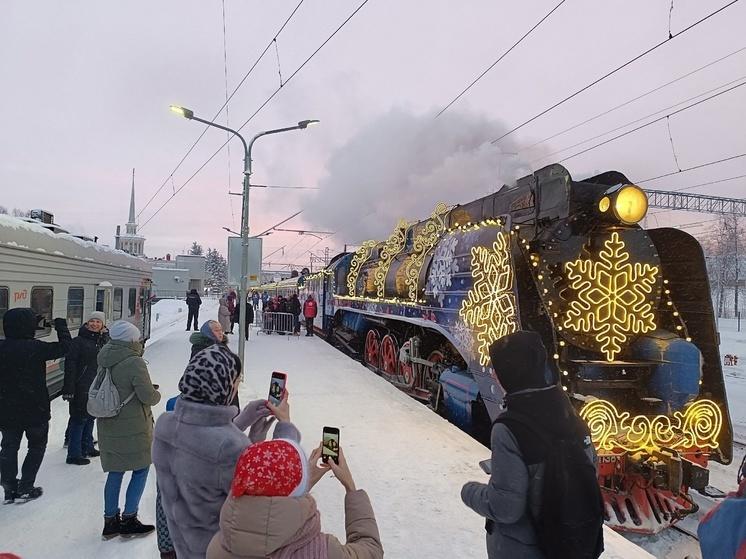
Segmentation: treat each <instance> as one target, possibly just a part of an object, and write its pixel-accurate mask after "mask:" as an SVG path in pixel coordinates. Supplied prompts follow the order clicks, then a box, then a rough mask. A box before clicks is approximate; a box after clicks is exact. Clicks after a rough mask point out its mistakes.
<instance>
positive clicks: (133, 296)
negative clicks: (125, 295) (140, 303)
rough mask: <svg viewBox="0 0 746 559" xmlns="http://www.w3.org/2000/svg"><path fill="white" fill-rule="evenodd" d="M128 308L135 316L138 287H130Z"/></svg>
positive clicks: (131, 314)
mask: <svg viewBox="0 0 746 559" xmlns="http://www.w3.org/2000/svg"><path fill="white" fill-rule="evenodd" d="M127 308H128V309H129V311H130V314H129V315H130V316H135V310H136V309H137V289H135V288H134V287H130V292H129V299H128V300H127Z"/></svg>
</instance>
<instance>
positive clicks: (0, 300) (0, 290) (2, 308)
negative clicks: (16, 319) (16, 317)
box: [0, 287, 9, 339]
mask: <svg viewBox="0 0 746 559" xmlns="http://www.w3.org/2000/svg"><path fill="white" fill-rule="evenodd" d="M8 301H9V298H8V288H7V287H0V339H2V338H4V337H5V332H3V316H5V313H6V312H7V310H8Z"/></svg>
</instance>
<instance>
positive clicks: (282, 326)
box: [261, 312, 300, 336]
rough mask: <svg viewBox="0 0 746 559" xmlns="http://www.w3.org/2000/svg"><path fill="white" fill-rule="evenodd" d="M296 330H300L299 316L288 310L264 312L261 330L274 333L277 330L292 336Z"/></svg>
mask: <svg viewBox="0 0 746 559" xmlns="http://www.w3.org/2000/svg"><path fill="white" fill-rule="evenodd" d="M296 331H300V323H299V322H298V317H297V316H294V315H292V314H290V313H286V312H265V313H262V329H261V332H264V333H265V334H272V333H273V332H275V333H278V334H286V335H288V336H290V335H292V334H293V333H295V332H296Z"/></svg>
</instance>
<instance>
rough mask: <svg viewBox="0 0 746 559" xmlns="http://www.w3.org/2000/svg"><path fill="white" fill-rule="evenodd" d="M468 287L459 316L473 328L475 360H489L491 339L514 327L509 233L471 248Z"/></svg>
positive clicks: (485, 362)
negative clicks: (481, 245) (476, 354)
mask: <svg viewBox="0 0 746 559" xmlns="http://www.w3.org/2000/svg"><path fill="white" fill-rule="evenodd" d="M471 275H472V278H473V283H472V287H471V289H470V290H469V292H468V293H467V296H466V299H464V301H462V303H461V309H460V310H459V316H460V317H461V318H462V319H463V321H464V322H465V323H466V324H467V325H468V326H472V327H473V328H474V330H475V331H476V332H477V336H476V338H477V340H478V342H479V347H478V352H479V363H480V364H481V365H482V366H483V367H484V366H486V365H487V364H488V363H489V361H490V355H489V347H490V345H492V343H493V342H494V341H495V340H497V339H500V338H502V337H503V336H506V335H508V334H510V333H512V332H515V331H516V330H518V322H517V317H516V304H515V295H514V294H513V268H512V266H511V262H510V243H509V235H508V234H506V233H498V234H497V240H496V241H495V242H494V243H492V247H491V248H487V247H472V249H471Z"/></svg>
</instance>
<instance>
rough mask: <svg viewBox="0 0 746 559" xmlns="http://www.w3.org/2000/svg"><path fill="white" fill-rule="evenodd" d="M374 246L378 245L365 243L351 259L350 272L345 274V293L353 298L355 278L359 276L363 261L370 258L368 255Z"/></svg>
mask: <svg viewBox="0 0 746 559" xmlns="http://www.w3.org/2000/svg"><path fill="white" fill-rule="evenodd" d="M376 244H378V243H377V242H376V241H365V242H364V243H363V244H362V245H361V246H360V248H359V249H357V250H356V251H355V256H353V257H352V261H351V262H350V271H349V272H348V273H347V293H348V294H349V295H350V296H352V297H354V296H355V290H356V289H355V288H356V284H357V277H358V275H359V274H360V269H361V268H362V267H363V264H364V263H365V261H366V260H368V258H369V257H370V253H371V251H372V250H373V247H375V246H376Z"/></svg>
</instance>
